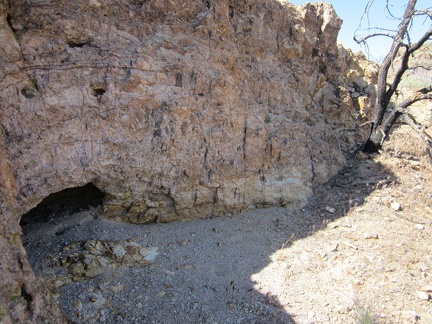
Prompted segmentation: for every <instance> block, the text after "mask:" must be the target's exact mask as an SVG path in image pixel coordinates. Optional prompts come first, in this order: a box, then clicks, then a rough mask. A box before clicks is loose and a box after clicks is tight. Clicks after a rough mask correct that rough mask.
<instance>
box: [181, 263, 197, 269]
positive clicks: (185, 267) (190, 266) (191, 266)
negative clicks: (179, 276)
mask: <svg viewBox="0 0 432 324" xmlns="http://www.w3.org/2000/svg"><path fill="white" fill-rule="evenodd" d="M181 267H182V268H183V269H187V270H191V269H194V268H195V267H194V265H193V264H183V265H182V266H181Z"/></svg>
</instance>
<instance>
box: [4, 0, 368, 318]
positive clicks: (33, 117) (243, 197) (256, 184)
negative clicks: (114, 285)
mask: <svg viewBox="0 0 432 324" xmlns="http://www.w3.org/2000/svg"><path fill="white" fill-rule="evenodd" d="M341 23H342V22H341V20H340V19H339V18H338V17H337V15H336V13H335V12H334V10H333V8H332V7H331V6H330V5H328V4H325V3H316V4H306V5H304V6H302V7H301V8H297V7H295V6H293V5H291V4H290V3H288V2H284V3H281V2H278V1H275V0H242V1H239V0H218V1H213V0H203V1H198V0H185V1H180V0H170V1H169V0H150V1H144V0H117V1H112V0H107V1H101V0H88V1H85V0H76V1H66V0H59V1H52V0H29V1H24V0H15V1H6V0H2V1H1V2H0V40H1V44H2V46H1V48H0V66H1V71H2V72H1V75H0V93H1V103H0V105H1V110H0V126H1V127H0V178H1V183H0V198H1V200H0V212H1V218H0V231H1V233H0V247H1V248H2V250H3V251H4V252H3V255H2V256H1V262H0V264H1V265H0V267H1V270H2V276H3V277H4V278H2V279H3V280H4V282H5V283H6V284H5V285H3V286H2V290H1V291H0V306H1V307H0V320H3V321H4V322H5V323H7V322H8V321H10V320H27V319H29V320H33V321H36V320H37V319H38V318H45V319H49V318H51V317H50V316H55V315H53V314H56V312H57V311H56V309H55V307H54V306H52V307H51V306H47V305H48V304H49V303H50V301H49V300H48V299H47V298H45V297H43V296H45V295H44V290H43V289H42V288H39V287H40V286H39V285H38V284H35V283H36V282H37V280H36V278H35V277H34V275H33V274H32V271H31V269H30V267H29V265H28V262H27V261H26V258H25V252H24V250H23V248H22V246H21V242H20V233H21V232H20V227H19V221H20V217H21V216H22V215H23V214H24V213H26V212H28V211H29V210H30V209H32V208H33V207H35V206H36V205H37V204H38V203H39V202H40V201H41V200H42V199H43V198H45V197H47V196H48V195H50V194H52V193H55V192H59V191H61V190H63V189H65V188H73V187H79V186H83V185H86V184H88V183H93V184H94V185H95V186H97V187H98V188H99V189H100V190H101V191H102V192H104V193H105V200H104V205H103V216H104V217H105V218H110V219H115V220H120V221H127V222H134V223H145V222H153V221H159V222H167V221H172V220H180V219H183V220H184V219H193V218H204V217H208V216H213V215H224V214H229V213H234V212H239V211H242V210H244V209H248V208H256V207H261V206H271V205H282V206H291V205H295V206H300V205H302V204H304V203H305V202H306V200H307V199H308V198H309V197H310V195H311V193H312V188H313V186H314V185H316V184H318V183H322V182H324V181H326V180H328V179H329V178H330V177H331V176H333V175H334V174H335V173H336V172H337V171H338V170H340V168H341V167H342V166H343V165H344V163H345V161H346V158H347V155H348V154H349V153H350V152H352V151H353V150H355V149H356V148H357V146H358V145H359V144H360V143H362V142H363V141H364V139H365V137H366V136H367V135H368V128H367V127H358V124H359V123H358V122H359V121H360V119H361V118H362V117H364V116H365V115H368V113H369V111H370V107H369V105H370V104H369V103H370V102H373V101H374V85H373V84H374V82H375V71H374V67H373V66H372V65H369V63H368V62H366V60H365V59H364V58H362V57H357V56H355V55H353V54H352V53H351V52H349V51H347V50H345V49H343V48H342V47H340V46H338V45H337V42H336V38H337V33H338V31H339V28H340V26H341Z"/></svg>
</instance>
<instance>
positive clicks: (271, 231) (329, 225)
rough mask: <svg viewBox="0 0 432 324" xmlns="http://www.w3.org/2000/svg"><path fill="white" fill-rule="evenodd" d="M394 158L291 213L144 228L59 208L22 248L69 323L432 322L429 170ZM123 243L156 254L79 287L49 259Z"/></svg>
mask: <svg viewBox="0 0 432 324" xmlns="http://www.w3.org/2000/svg"><path fill="white" fill-rule="evenodd" d="M393 153H394V152H393ZM393 153H392V152H390V153H388V154H387V155H386V156H385V157H383V156H382V157H375V158H374V160H371V159H368V158H367V157H365V156H361V157H360V158H358V159H355V160H353V161H351V162H350V163H349V165H348V166H347V167H346V169H345V170H343V171H342V172H340V174H338V175H337V176H336V177H335V178H333V179H332V180H330V181H329V182H327V183H326V184H323V185H321V186H319V187H317V188H316V189H315V193H314V197H313V198H312V199H311V200H310V202H309V204H308V205H306V206H305V207H304V208H303V209H301V210H297V211H295V210H287V209H284V208H270V209H261V210H252V211H247V212H245V213H243V214H239V215H233V216H232V217H226V218H210V219H203V220H197V221H189V222H177V223H170V224H149V225H131V224H121V223H114V222H110V221H106V220H103V219H100V218H99V217H98V216H97V210H96V209H93V210H88V211H80V212H76V213H73V214H71V215H69V214H68V213H67V212H63V213H62V214H61V215H59V216H54V215H53V217H52V218H51V219H50V220H45V221H41V220H39V222H37V221H31V220H28V221H27V225H23V231H24V236H23V243H24V245H25V247H26V250H27V252H28V258H29V261H30V263H31V265H32V267H33V269H34V270H35V272H36V273H37V274H38V275H40V276H42V277H44V278H45V279H46V280H47V281H48V282H50V284H51V285H52V287H53V288H52V291H53V293H54V294H55V296H56V298H57V301H58V304H59V305H60V306H61V308H62V309H63V310H64V312H65V313H66V314H67V315H68V317H69V318H70V319H71V320H72V321H74V322H76V323H294V322H295V323H360V321H361V320H362V319H363V320H364V319H365V318H372V319H373V320H374V321H375V322H376V323H381V322H382V323H432V312H431V300H430V297H431V296H430V295H431V293H432V250H431V248H430V245H431V237H432V236H431V234H432V227H431V225H432V192H431V188H430V182H429V180H430V178H431V174H432V173H431V172H430V168H423V167H422V163H421V162H420V161H418V160H416V159H413V158H412V157H409V156H394V155H395V154H393ZM392 154H393V156H392ZM389 161H390V162H389ZM126 239H131V240H132V241H134V242H136V243H138V244H140V245H141V246H142V247H143V248H147V247H157V248H158V253H159V254H158V255H157V256H156V258H155V259H154V262H152V263H151V264H150V265H146V266H134V265H130V264H127V263H124V264H121V265H120V266H116V267H114V268H113V267H106V268H104V270H103V271H102V273H101V274H100V275H99V276H96V277H95V278H90V279H82V280H78V279H75V280H76V281H71V280H66V279H65V278H66V277H67V273H66V268H65V267H61V266H59V263H58V262H57V261H56V260H59V259H61V255H62V254H64V253H66V252H65V250H67V249H65V246H67V245H68V244H70V243H72V242H76V241H86V240H100V241H119V240H126ZM62 278H63V279H62ZM53 282H54V283H55V284H53Z"/></svg>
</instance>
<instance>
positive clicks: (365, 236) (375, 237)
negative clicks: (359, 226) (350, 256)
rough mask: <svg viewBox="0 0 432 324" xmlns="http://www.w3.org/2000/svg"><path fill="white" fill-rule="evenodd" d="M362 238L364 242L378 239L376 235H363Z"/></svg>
mask: <svg viewBox="0 0 432 324" xmlns="http://www.w3.org/2000/svg"><path fill="white" fill-rule="evenodd" d="M363 237H364V238H365V240H370V239H378V234H376V233H364V234H363Z"/></svg>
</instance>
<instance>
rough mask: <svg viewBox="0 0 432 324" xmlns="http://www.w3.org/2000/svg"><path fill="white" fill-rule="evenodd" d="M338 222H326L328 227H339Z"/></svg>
mask: <svg viewBox="0 0 432 324" xmlns="http://www.w3.org/2000/svg"><path fill="white" fill-rule="evenodd" d="M339 225H340V224H339V223H338V222H333V223H329V224H327V227H328V228H338V227H339Z"/></svg>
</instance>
